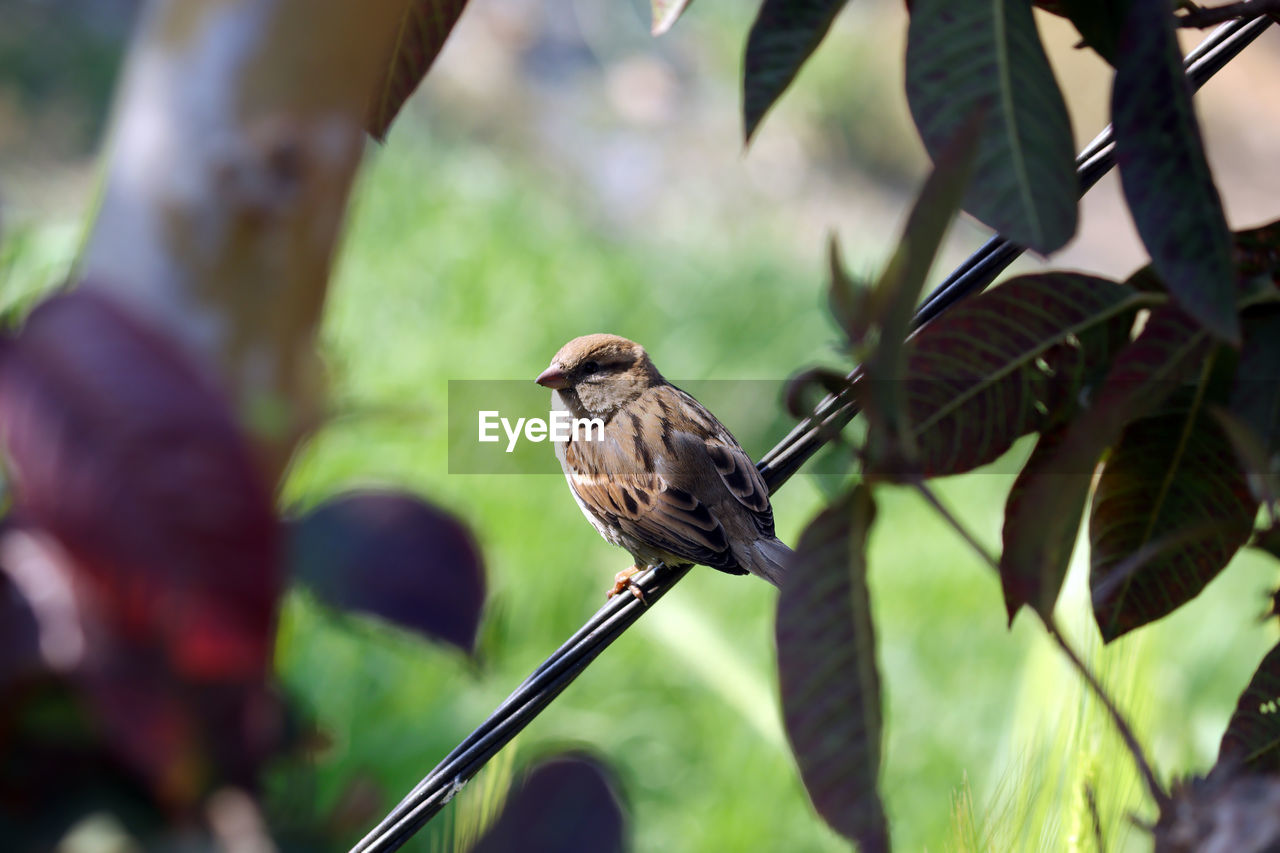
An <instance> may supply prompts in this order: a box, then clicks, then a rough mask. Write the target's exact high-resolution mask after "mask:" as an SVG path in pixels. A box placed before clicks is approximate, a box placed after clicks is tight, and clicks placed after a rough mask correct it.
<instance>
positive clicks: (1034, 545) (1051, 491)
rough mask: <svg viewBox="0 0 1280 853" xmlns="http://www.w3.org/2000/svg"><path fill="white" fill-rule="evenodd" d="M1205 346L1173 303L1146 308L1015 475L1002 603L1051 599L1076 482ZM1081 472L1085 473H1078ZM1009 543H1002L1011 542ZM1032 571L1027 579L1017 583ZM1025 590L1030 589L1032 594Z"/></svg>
mask: <svg viewBox="0 0 1280 853" xmlns="http://www.w3.org/2000/svg"><path fill="white" fill-rule="evenodd" d="M1210 348H1211V344H1210V340H1209V336H1208V333H1207V332H1205V331H1204V330H1203V329H1201V328H1200V327H1198V326H1197V325H1196V324H1195V322H1194V321H1193V320H1191V319H1190V318H1188V317H1187V316H1186V315H1184V314H1182V313H1181V312H1179V311H1177V310H1176V309H1173V308H1168V307H1166V308H1161V309H1159V310H1157V311H1155V312H1153V313H1152V315H1151V316H1150V318H1149V319H1148V321H1147V323H1146V325H1145V326H1144V327H1143V330H1142V333H1141V334H1140V335H1139V336H1138V337H1137V339H1135V340H1134V341H1133V342H1132V343H1130V344H1129V345H1128V346H1126V347H1125V348H1124V349H1123V350H1121V351H1120V353H1119V355H1118V356H1117V357H1116V359H1115V361H1114V363H1113V364H1112V366H1111V369H1110V371H1109V372H1108V373H1107V377H1106V379H1105V380H1104V381H1103V383H1102V386H1101V388H1100V389H1099V391H1098V393H1097V394H1096V395H1095V397H1096V399H1095V400H1094V401H1093V403H1092V404H1091V405H1090V406H1089V407H1088V408H1087V409H1085V410H1084V411H1083V412H1082V413H1081V414H1080V415H1079V416H1078V417H1076V418H1075V419H1074V420H1072V421H1071V422H1070V423H1069V424H1067V425H1065V426H1064V427H1063V431H1062V434H1061V435H1060V436H1055V437H1054V438H1053V439H1052V440H1051V445H1052V447H1053V451H1052V452H1049V445H1046V448H1045V451H1044V453H1043V454H1041V455H1040V456H1033V461H1034V465H1033V466H1032V465H1029V467H1027V468H1025V469H1024V470H1023V472H1022V474H1021V475H1020V476H1019V480H1018V483H1017V492H1016V493H1015V494H1014V495H1011V499H1015V498H1016V505H1014V506H1013V510H1014V512H1013V514H1012V515H1006V518H1005V530H1004V539H1005V543H1006V553H1004V554H1002V556H1001V575H1002V577H1004V578H1017V579H1020V580H1019V581H1015V593H1016V592H1017V591H1018V590H1019V589H1021V590H1023V592H1021V594H1017V595H1016V596H1015V597H1014V598H1013V599H1011V600H1008V601H1007V604H1008V606H1009V607H1010V608H1011V609H1016V607H1017V606H1018V605H1019V604H1022V603H1028V604H1033V605H1034V606H1036V607H1037V609H1040V608H1046V607H1051V606H1052V600H1053V599H1054V598H1056V596H1057V590H1056V588H1055V586H1054V584H1055V583H1057V584H1060V582H1061V578H1063V577H1065V576H1066V572H1067V565H1068V563H1069V562H1070V559H1071V550H1072V549H1071V543H1074V541H1075V535H1076V531H1077V530H1078V529H1079V526H1080V514H1081V502H1082V495H1081V492H1080V489H1079V485H1080V483H1081V482H1087V481H1088V480H1089V478H1090V477H1091V475H1092V473H1093V469H1094V467H1095V465H1096V464H1097V461H1098V459H1099V457H1101V456H1102V453H1103V451H1104V450H1106V448H1107V447H1109V446H1111V444H1112V443H1114V442H1115V441H1116V440H1117V439H1118V438H1119V436H1120V434H1121V432H1122V430H1123V429H1124V427H1125V425H1126V424H1127V423H1128V422H1130V421H1131V420H1133V419H1134V418H1136V417H1139V416H1141V415H1143V414H1145V413H1147V412H1149V411H1151V410H1152V409H1154V408H1155V407H1156V406H1158V405H1159V404H1160V403H1161V402H1162V401H1163V400H1164V398H1165V397H1166V396H1168V394H1170V393H1171V392H1172V391H1173V389H1174V388H1176V387H1177V385H1178V384H1179V383H1180V382H1182V381H1184V380H1185V379H1187V378H1188V377H1194V376H1196V375H1197V372H1198V371H1199V370H1200V369H1201V368H1202V367H1203V364H1204V360H1205V357H1206V355H1207V354H1208V352H1209V350H1210ZM1080 478H1083V479H1080ZM1010 544H1012V545H1014V548H1013V550H1011V551H1010V550H1008V548H1009V545H1010ZM1027 579H1031V582H1030V585H1029V586H1024V587H1020V586H1018V584H1020V583H1026V582H1027ZM1029 593H1035V595H1034V596H1032V595H1031V594H1029Z"/></svg>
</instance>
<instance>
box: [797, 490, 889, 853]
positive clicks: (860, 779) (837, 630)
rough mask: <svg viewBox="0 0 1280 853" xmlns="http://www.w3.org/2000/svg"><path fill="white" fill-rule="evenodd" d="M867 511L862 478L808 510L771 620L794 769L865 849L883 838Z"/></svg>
mask: <svg viewBox="0 0 1280 853" xmlns="http://www.w3.org/2000/svg"><path fill="white" fill-rule="evenodd" d="M874 520H875V502H874V501H873V499H872V497H871V491H870V490H869V489H868V488H867V487H866V486H864V485H860V486H858V487H857V488H855V489H854V490H853V491H852V492H851V493H849V494H848V495H846V496H844V497H843V498H841V499H839V500H837V501H836V502H835V503H834V504H832V505H831V506H829V507H827V509H825V510H824V511H823V512H822V513H821V514H819V515H818V517H817V518H815V519H814V520H813V522H812V523H811V524H810V525H809V527H808V528H807V529H806V530H805V532H804V533H803V534H801V536H800V543H799V545H798V546H797V548H796V554H795V558H794V562H793V564H792V566H791V569H790V571H789V572H788V574H787V576H786V579H785V580H784V582H783V584H782V593H781V595H780V596H779V598H778V620H777V643H778V681H779V683H780V687H781V693H782V716H783V722H784V723H785V725H786V730H787V737H788V739H789V740H790V741H791V749H792V751H793V752H794V753H795V757H796V763H797V764H798V765H799V767H800V776H801V778H802V779H803V780H804V785H805V789H806V790H807V791H808V792H809V798H810V799H811V800H812V801H813V806H814V808H815V809H817V811H818V814H820V815H821V816H822V818H823V820H825V821H826V822H827V823H828V824H830V825H831V827H832V828H833V829H835V830H836V831H837V832H839V833H840V834H841V835H843V836H845V837H846V838H848V839H850V840H851V841H854V842H856V843H857V844H858V847H859V849H860V850H862V851H863V853H871V852H872V851H881V850H888V848H889V828H888V823H887V820H886V818H885V812H884V805H883V803H882V802H881V800H880V794H879V789H878V779H879V775H880V757H881V738H882V731H881V729H882V721H883V716H882V714H883V712H882V709H881V697H880V676H879V673H878V672H877V669H876V648H875V626H874V625H873V623H872V618H871V601H870V597H869V595H868V593H867V575H866V572H867V563H866V542H867V533H868V531H869V530H870V528H871V524H872V522H873V521H874Z"/></svg>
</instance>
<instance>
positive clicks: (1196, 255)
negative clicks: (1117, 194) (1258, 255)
mask: <svg viewBox="0 0 1280 853" xmlns="http://www.w3.org/2000/svg"><path fill="white" fill-rule="evenodd" d="M1111 121H1112V125H1113V126H1114V128H1115V136H1116V164H1117V166H1118V167H1119V169H1120V182H1121V185H1122V186H1123V188H1124V195H1125V199H1126V200H1127V201H1128V204H1129V210H1130V212H1131V213H1132V215H1133V221H1134V224H1135V225H1136V226H1137V228H1138V234H1139V235H1140V236H1141V237H1142V242H1143V244H1144V245H1145V246H1146V247H1147V251H1148V252H1150V254H1151V261H1152V264H1153V265H1154V267H1155V270H1156V272H1157V273H1158V274H1159V277H1160V279H1161V280H1163V281H1164V282H1165V284H1166V285H1167V287H1168V288H1169V292H1170V293H1171V294H1173V298H1174V299H1175V300H1176V301H1177V302H1178V304H1179V305H1180V306H1181V307H1182V309H1183V310H1184V311H1185V312H1186V313H1187V314H1189V315H1190V316H1191V317H1193V318H1195V320H1196V321H1197V322H1198V323H1200V324H1201V325H1202V326H1204V327H1205V328H1206V329H1209V330H1210V331H1211V332H1212V333H1213V334H1214V335H1215V336H1217V337H1218V338H1220V339H1222V340H1224V341H1229V342H1232V343H1235V344H1238V343H1239V342H1240V322H1239V319H1238V318H1237V316H1236V294H1237V291H1238V287H1237V284H1236V277H1235V271H1234V268H1233V265H1232V254H1231V236H1230V233H1229V232H1228V230H1227V220H1226V217H1225V216H1224V214H1223V212H1222V200H1221V199H1220V198H1219V196H1218V190H1217V188H1216V187H1215V186H1214V184H1213V176H1212V175H1211V174H1210V172H1209V164H1208V161H1206V160H1205V155H1204V146H1203V143H1202V142H1201V140H1200V129H1199V127H1198V125H1197V124H1196V118H1195V113H1194V111H1193V109H1192V106H1191V89H1190V87H1189V86H1188V85H1187V79H1186V76H1185V74H1184V73H1183V70H1182V57H1181V54H1180V53H1179V51H1178V44H1177V41H1176V40H1175V38H1174V32H1173V21H1172V16H1171V15H1170V13H1169V3H1168V0H1131V2H1130V3H1129V9H1128V13H1127V15H1126V17H1125V24H1124V28H1123V30H1122V32H1121V43H1120V47H1119V50H1118V52H1117V61H1116V76H1115V84H1114V86H1113V88H1112V94H1111Z"/></svg>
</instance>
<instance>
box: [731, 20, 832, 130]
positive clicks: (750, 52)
mask: <svg viewBox="0 0 1280 853" xmlns="http://www.w3.org/2000/svg"><path fill="white" fill-rule="evenodd" d="M844 4H845V0H764V2H763V3H761V4H760V11H759V13H758V14H757V15H756V20H755V23H753V24H752V25H751V33H750V34H749V35H748V36H747V53H746V56H745V58H744V59H743V63H742V69H743V71H742V125H743V138H744V139H745V140H746V142H747V143H748V144H750V142H751V138H752V137H753V136H755V133H756V130H757V129H758V128H759V127H760V120H761V119H763V118H764V114H765V113H766V112H768V111H769V108H770V107H772V106H773V104H774V102H775V101H777V100H778V98H780V97H781V96H782V93H783V92H785V91H786V90H787V87H788V86H790V85H791V81H792V80H794V79H795V77H796V74H798V73H799V72H800V67H801V66H802V65H804V63H805V61H806V60H808V58H809V56H810V55H811V54H812V53H813V52H814V51H815V50H817V48H818V45H819V44H821V43H822V39H823V38H824V37H825V36H826V34H827V31H828V30H829V29H831V22H832V21H834V20H835V18H836V15H837V14H838V13H839V12H840V10H841V9H843V8H844Z"/></svg>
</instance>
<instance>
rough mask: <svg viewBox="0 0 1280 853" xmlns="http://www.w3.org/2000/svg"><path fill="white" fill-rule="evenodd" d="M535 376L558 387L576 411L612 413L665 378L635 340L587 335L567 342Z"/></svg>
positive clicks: (578, 413)
mask: <svg viewBox="0 0 1280 853" xmlns="http://www.w3.org/2000/svg"><path fill="white" fill-rule="evenodd" d="M535 381H536V382H537V383H538V384H539V385H542V386H543V387H546V388H551V389H553V390H555V391H556V392H557V393H558V394H559V395H560V397H561V399H562V400H564V402H565V405H566V406H567V407H568V408H569V410H570V411H571V412H573V414H574V416H575V417H592V418H596V417H599V418H605V419H607V418H609V416H611V415H612V414H613V413H614V412H615V411H617V410H618V409H619V408H621V407H622V406H624V405H626V404H627V403H629V402H631V401H632V400H634V399H635V398H636V397H639V396H640V395H641V394H642V393H644V391H645V389H646V388H650V387H652V386H654V385H660V384H662V383H663V382H664V381H665V380H664V379H663V378H662V374H661V373H659V372H658V369H657V368H656V367H654V366H653V362H652V361H650V360H649V354H648V353H646V352H645V351H644V347H642V346H640V345H639V344H638V343H636V342H635V341H629V340H627V339H626V338H621V337H618V336H617V335H584V336H583V337H581V338H574V339H573V340H571V341H569V343H567V344H565V345H564V346H563V347H561V348H560V351H559V352H558V353H556V355H555V358H553V359H551V366H550V367H548V368H547V369H546V370H544V371H542V373H541V375H539V376H538V378H537V379H536V380H535Z"/></svg>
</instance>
